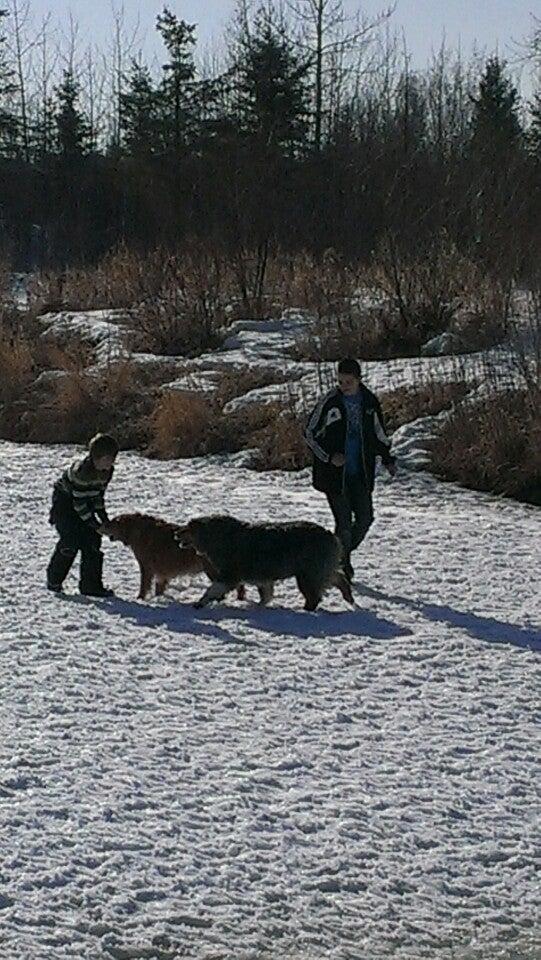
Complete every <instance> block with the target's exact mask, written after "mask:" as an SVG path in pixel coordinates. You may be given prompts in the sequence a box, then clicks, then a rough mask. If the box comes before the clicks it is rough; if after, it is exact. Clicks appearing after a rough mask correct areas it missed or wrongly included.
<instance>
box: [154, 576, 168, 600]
mask: <svg viewBox="0 0 541 960" xmlns="http://www.w3.org/2000/svg"><path fill="white" fill-rule="evenodd" d="M168 586H169V580H168V579H167V577H158V578H157V580H156V596H157V597H161V596H163V594H164V593H165V591H166V590H167V587H168Z"/></svg>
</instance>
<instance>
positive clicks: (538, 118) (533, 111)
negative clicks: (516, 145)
mask: <svg viewBox="0 0 541 960" xmlns="http://www.w3.org/2000/svg"><path fill="white" fill-rule="evenodd" d="M530 117H531V122H530V129H529V130H528V147H529V149H530V152H531V153H532V154H533V156H534V157H535V158H536V159H537V160H540V161H541V90H539V91H538V92H537V93H536V94H535V96H534V98H533V101H532V103H531V105H530Z"/></svg>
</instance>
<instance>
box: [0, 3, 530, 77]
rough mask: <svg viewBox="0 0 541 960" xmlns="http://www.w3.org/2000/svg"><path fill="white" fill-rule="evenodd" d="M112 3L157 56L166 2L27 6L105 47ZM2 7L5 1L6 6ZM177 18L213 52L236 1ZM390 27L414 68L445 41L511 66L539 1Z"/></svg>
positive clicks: (414, 7)
mask: <svg viewBox="0 0 541 960" xmlns="http://www.w3.org/2000/svg"><path fill="white" fill-rule="evenodd" d="M112 2H114V3H116V6H119V5H120V4H121V3H122V2H123V4H124V9H125V11H126V19H127V21H128V22H131V23H135V22H136V21H137V19H139V22H140V36H141V46H143V47H144V48H145V49H146V50H148V51H152V52H154V51H156V50H157V49H158V45H157V43H156V40H155V35H154V30H153V25H154V22H155V19H156V15H157V14H158V13H159V12H160V10H161V9H162V8H163V6H164V0H30V5H31V8H32V11H33V15H34V17H35V18H36V19H38V20H39V19H40V18H41V17H42V16H43V15H44V14H46V13H47V12H51V13H52V14H53V16H54V19H55V20H56V21H57V22H64V23H65V24H66V23H67V22H68V20H69V13H70V11H71V13H72V14H73V17H74V19H75V20H76V21H77V22H78V23H79V26H80V35H81V39H82V40H92V41H95V42H96V43H97V44H98V45H99V46H104V45H105V44H106V43H107V40H108V38H109V37H110V35H111V29H110V28H111V22H112V16H111V6H112ZM2 5H5V6H8V5H9V0H4V4H2ZM167 5H168V6H169V7H170V9H172V10H173V11H174V12H175V13H176V14H178V16H180V17H182V18H183V19H185V20H187V21H188V22H190V23H197V24H198V35H199V37H200V40H201V42H202V44H203V46H205V45H209V46H215V45H217V44H218V41H219V38H220V36H221V34H222V32H223V28H224V26H225V24H226V23H227V20H228V18H229V17H230V15H231V13H232V10H233V8H234V0H167ZM344 5H345V7H346V9H348V11H356V10H358V9H359V8H361V9H362V10H363V11H364V12H365V13H366V14H367V15H368V16H373V15H374V14H376V13H378V12H379V11H381V10H382V9H383V8H384V7H385V6H387V3H386V0H363V2H359V0H344ZM395 6H396V10H395V13H394V15H393V17H392V21H391V22H392V24H393V25H394V27H395V28H396V29H398V30H399V31H400V32H402V31H403V33H404V36H405V38H406V42H407V46H408V49H409V50H410V52H411V54H412V58H413V62H414V64H415V65H416V66H422V65H424V63H426V61H427V60H428V59H429V57H430V55H431V52H432V51H433V50H434V49H437V48H439V47H440V45H441V41H442V38H443V37H444V36H445V37H446V40H447V42H448V44H449V46H451V47H456V46H458V44H460V46H461V49H462V50H463V52H464V53H465V54H467V53H469V52H470V50H471V49H472V47H473V45H474V44H477V47H478V48H480V49H481V50H486V52H494V51H495V50H497V51H498V53H499V54H500V55H501V56H504V57H506V58H507V59H508V60H510V61H513V60H517V59H518V53H517V49H516V46H514V45H513V41H518V42H520V41H521V40H523V39H524V38H525V37H526V36H528V35H529V34H531V32H532V24H533V20H532V14H533V13H534V11H536V10H537V12H538V14H539V12H540V11H539V0H396V4H395Z"/></svg>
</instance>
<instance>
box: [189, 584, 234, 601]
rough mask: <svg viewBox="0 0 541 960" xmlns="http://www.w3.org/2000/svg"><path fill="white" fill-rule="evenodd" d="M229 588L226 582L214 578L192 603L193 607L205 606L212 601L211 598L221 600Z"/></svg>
mask: <svg viewBox="0 0 541 960" xmlns="http://www.w3.org/2000/svg"><path fill="white" fill-rule="evenodd" d="M230 589H231V587H230V586H228V584H226V583H222V582H221V581H220V580H215V581H214V582H213V583H211V585H210V587H207V589H206V590H205V592H204V594H203V596H202V597H200V599H199V600H198V601H197V603H194V607H206V606H207V604H209V603H212V601H213V600H223V598H224V597H225V595H226V593H227V592H228V590H230Z"/></svg>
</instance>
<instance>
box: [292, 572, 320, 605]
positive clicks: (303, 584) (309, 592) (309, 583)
mask: <svg viewBox="0 0 541 960" xmlns="http://www.w3.org/2000/svg"><path fill="white" fill-rule="evenodd" d="M297 586H298V588H299V590H300V592H301V593H302V595H303V597H304V599H305V601H306V602H305V604H304V609H305V610H316V608H317V606H318V604H319V602H320V600H321V597H322V595H323V590H322V588H321V584H319V583H316V582H315V581H313V580H311V579H310V578H309V577H307V576H306V574H298V575H297Z"/></svg>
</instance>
